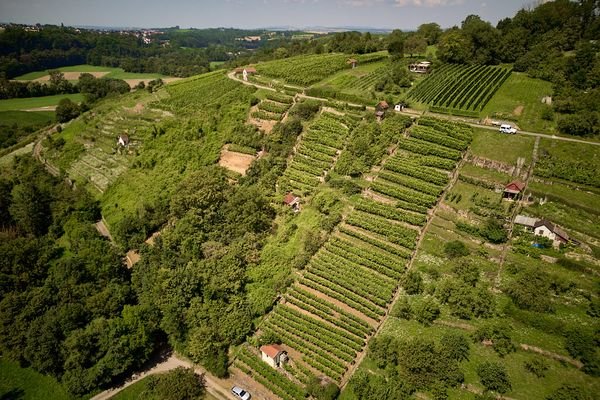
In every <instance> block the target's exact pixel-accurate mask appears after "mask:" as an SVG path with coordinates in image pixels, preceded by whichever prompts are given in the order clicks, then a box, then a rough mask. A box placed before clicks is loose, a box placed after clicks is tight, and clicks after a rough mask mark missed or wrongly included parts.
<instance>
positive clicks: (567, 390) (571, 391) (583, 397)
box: [546, 383, 591, 400]
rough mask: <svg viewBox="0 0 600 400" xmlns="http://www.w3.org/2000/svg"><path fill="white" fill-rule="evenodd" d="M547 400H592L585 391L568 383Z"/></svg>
mask: <svg viewBox="0 0 600 400" xmlns="http://www.w3.org/2000/svg"><path fill="white" fill-rule="evenodd" d="M546 400H591V397H590V396H588V395H587V393H585V392H584V391H583V389H581V388H579V387H577V386H574V385H572V384H570V383H567V384H564V385H562V386H561V387H559V388H558V389H556V390H555V391H554V392H552V394H550V395H549V396H548V397H546Z"/></svg>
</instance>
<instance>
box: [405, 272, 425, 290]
mask: <svg viewBox="0 0 600 400" xmlns="http://www.w3.org/2000/svg"><path fill="white" fill-rule="evenodd" d="M402 287H403V288H404V291H405V292H406V293H408V294H421V293H422V292H423V289H425V285H424V283H423V277H421V274H420V273H418V272H417V271H409V272H408V273H407V274H406V275H404V277H402Z"/></svg>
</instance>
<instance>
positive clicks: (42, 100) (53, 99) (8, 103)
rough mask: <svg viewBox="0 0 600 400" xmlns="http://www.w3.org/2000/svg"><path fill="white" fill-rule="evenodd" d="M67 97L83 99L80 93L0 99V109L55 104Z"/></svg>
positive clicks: (23, 108)
mask: <svg viewBox="0 0 600 400" xmlns="http://www.w3.org/2000/svg"><path fill="white" fill-rule="evenodd" d="M64 98H68V99H71V100H72V101H75V102H81V101H83V95H82V94H81V93H74V94H57V95H55V96H43V97H27V98H24V99H8V100H0V111H9V110H27V109H30V108H39V107H50V106H55V105H57V104H58V102H59V101H60V100H61V99H64Z"/></svg>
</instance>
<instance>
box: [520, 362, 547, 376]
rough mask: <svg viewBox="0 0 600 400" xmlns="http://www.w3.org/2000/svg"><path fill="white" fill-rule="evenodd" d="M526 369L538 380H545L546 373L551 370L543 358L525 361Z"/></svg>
mask: <svg viewBox="0 0 600 400" xmlns="http://www.w3.org/2000/svg"><path fill="white" fill-rule="evenodd" d="M524 367H525V370H527V371H529V372H531V373H532V374H534V375H535V376H537V377H538V378H543V377H544V376H546V371H547V370H548V368H549V366H548V363H547V362H546V361H545V360H542V359H541V358H534V359H533V360H527V361H525V363H524Z"/></svg>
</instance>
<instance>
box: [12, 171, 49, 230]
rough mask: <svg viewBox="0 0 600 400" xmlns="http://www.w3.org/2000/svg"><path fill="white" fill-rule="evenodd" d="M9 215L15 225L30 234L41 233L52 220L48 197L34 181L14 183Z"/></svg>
mask: <svg viewBox="0 0 600 400" xmlns="http://www.w3.org/2000/svg"><path fill="white" fill-rule="evenodd" d="M11 197H12V201H11V204H10V207H9V210H10V215H11V217H12V219H13V220H14V221H15V222H16V224H17V227H18V228H19V229H21V230H22V231H23V232H25V233H28V234H32V235H36V236H39V235H43V234H44V233H46V232H47V230H48V227H49V226H50V223H51V222H52V214H51V212H50V197H49V196H48V194H47V193H45V192H44V191H43V190H41V189H40V188H39V187H38V186H37V185H36V184H35V183H34V182H23V183H20V184H18V185H15V186H14V187H13V189H12V192H11Z"/></svg>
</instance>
